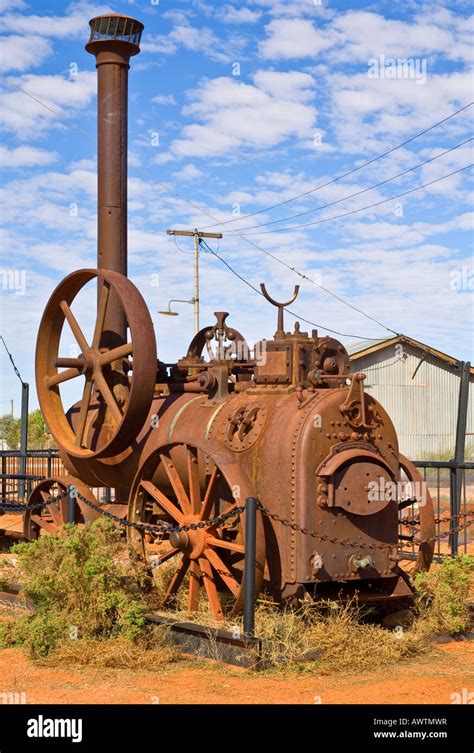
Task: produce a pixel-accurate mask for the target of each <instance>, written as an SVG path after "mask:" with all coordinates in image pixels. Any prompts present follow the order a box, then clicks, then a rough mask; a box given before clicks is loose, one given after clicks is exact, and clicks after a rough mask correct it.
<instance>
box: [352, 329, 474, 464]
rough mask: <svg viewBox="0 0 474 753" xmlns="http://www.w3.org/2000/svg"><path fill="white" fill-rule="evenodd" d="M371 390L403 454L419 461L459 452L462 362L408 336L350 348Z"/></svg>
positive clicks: (473, 444)
mask: <svg viewBox="0 0 474 753" xmlns="http://www.w3.org/2000/svg"><path fill="white" fill-rule="evenodd" d="M347 350H348V352H349V356H350V359H351V361H352V364H353V369H356V370H357V371H362V372H364V373H365V374H366V380H365V387H366V389H367V392H368V393H369V394H371V395H373V396H374V397H375V398H376V399H377V400H379V401H380V402H381V403H382V405H383V406H384V408H385V409H386V410H387V411H388V413H389V415H390V417H391V419H392V421H393V423H394V425H395V428H396V430H397V433H398V438H399V443H400V449H401V451H402V452H403V453H404V454H405V455H407V456H408V457H411V458H413V459H415V460H421V459H424V458H427V457H432V458H433V457H437V456H449V455H452V454H453V453H454V443H455V433H456V421H457V410H458V396H459V385H460V361H458V360H457V359H456V358H454V357H453V356H449V355H447V354H446V353H443V352H442V351H439V350H437V349H436V348H432V347H430V346H428V345H426V344H424V343H421V342H419V341H418V340H415V339H413V338H411V337H409V336H407V335H399V336H397V337H391V338H387V339H382V340H379V341H373V340H370V341H369V340H367V341H363V342H360V343H357V344H354V345H349V346H348V348H347ZM473 384H474V368H471V370H470V385H469V403H468V420H467V437H466V454H467V456H468V457H470V456H471V455H472V454H473V453H474V401H473Z"/></svg>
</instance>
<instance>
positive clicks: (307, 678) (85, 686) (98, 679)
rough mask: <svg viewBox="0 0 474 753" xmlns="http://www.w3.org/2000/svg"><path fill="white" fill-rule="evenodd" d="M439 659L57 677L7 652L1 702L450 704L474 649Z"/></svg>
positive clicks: (206, 666) (473, 674) (465, 684)
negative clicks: (328, 669) (325, 667)
mask: <svg viewBox="0 0 474 753" xmlns="http://www.w3.org/2000/svg"><path fill="white" fill-rule="evenodd" d="M436 649H437V652H438V653H437V655H435V656H430V657H429V658H428V657H425V658H423V659H417V660H415V661H411V662H407V663H404V664H401V665H398V666H396V667H393V668H390V669H387V668H384V670H383V672H381V673H380V674H378V673H373V672H371V673H364V674H359V675H356V674H354V675H344V676H332V677H325V676H321V675H317V674H312V673H309V672H307V673H304V674H301V675H295V674H293V675H287V676H283V675H272V676H271V675H265V676H262V675H259V674H258V673H248V672H247V671H245V670H239V669H235V668H233V667H232V668H231V667H227V666H223V665H216V664H210V663H202V662H201V661H197V660H196V661H193V660H183V661H181V662H179V663H177V664H174V665H173V664H172V665H169V667H168V668H166V670H164V671H162V672H157V673H152V672H143V671H140V672H133V671H130V670H97V669H81V670H72V669H67V670H66V669H63V668H61V669H52V668H49V667H48V668H45V667H38V666H35V665H34V664H32V663H31V662H30V661H29V660H28V659H27V658H26V657H25V656H24V654H23V653H21V652H20V651H19V650H17V649H4V650H2V651H0V694H1V693H2V691H7V692H9V693H11V692H17V693H21V692H22V691H25V693H26V702H27V703H32V704H36V703H53V704H61V703H99V704H104V703H108V704H136V703H160V704H176V703H199V704H209V703H219V704H248V703H250V704H259V703H294V704H314V703H350V704H357V703H374V704H380V703H401V704H411V703H436V704H448V703H451V694H452V693H456V692H458V693H462V690H463V688H466V689H467V691H468V692H472V691H473V690H474V644H473V643H469V642H455V643H449V644H442V645H439V646H437V647H436Z"/></svg>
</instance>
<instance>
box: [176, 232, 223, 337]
mask: <svg viewBox="0 0 474 753" xmlns="http://www.w3.org/2000/svg"><path fill="white" fill-rule="evenodd" d="M166 235H180V236H182V237H185V238H194V295H193V304H194V334H195V335H196V334H197V333H198V332H199V244H200V243H201V239H202V238H222V233H201V232H199V230H197V228H196V229H194V230H167V231H166Z"/></svg>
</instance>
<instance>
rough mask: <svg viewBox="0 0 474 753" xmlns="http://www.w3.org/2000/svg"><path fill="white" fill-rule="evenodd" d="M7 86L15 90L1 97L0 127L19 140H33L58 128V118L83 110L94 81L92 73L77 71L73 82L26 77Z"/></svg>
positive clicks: (93, 87) (51, 77)
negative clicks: (10, 132)
mask: <svg viewBox="0 0 474 753" xmlns="http://www.w3.org/2000/svg"><path fill="white" fill-rule="evenodd" d="M7 84H10V85H12V86H13V87H15V91H10V92H7V93H4V94H3V99H2V108H1V110H0V125H1V126H2V127H3V128H5V129H6V130H8V131H12V132H14V133H15V134H16V135H17V136H18V137H19V138H22V139H25V138H27V139H35V138H39V137H41V136H42V135H43V134H44V132H45V131H46V130H48V129H50V128H53V127H55V128H60V127H61V126H62V124H61V119H64V120H67V119H68V118H70V117H72V116H73V115H74V114H76V113H77V112H78V111H79V110H81V109H82V108H84V107H86V106H87V105H88V104H89V103H90V102H91V100H92V98H93V96H94V94H95V92H96V88H97V79H96V74H95V72H92V71H90V72H89V71H80V72H79V73H78V74H77V76H76V77H75V78H73V79H66V78H64V77H62V76H58V75H49V76H48V75H45V76H37V75H34V74H28V75H25V76H21V77H19V78H11V79H8V80H7ZM22 90H23V91H22ZM24 92H28V94H25V93H24ZM28 95H31V96H28ZM32 97H35V98H36V100H39V102H42V103H43V104H40V103H39V102H38V101H36V100H35V99H33V98H32ZM48 108H50V109H48ZM63 127H64V126H63Z"/></svg>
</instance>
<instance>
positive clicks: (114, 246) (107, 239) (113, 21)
mask: <svg viewBox="0 0 474 753" xmlns="http://www.w3.org/2000/svg"><path fill="white" fill-rule="evenodd" d="M89 25H90V27H91V34H90V39H89V42H88V43H87V44H86V50H87V52H90V53H91V55H94V56H95V58H96V67H97V78H98V90H97V101H98V113H97V116H98V123H97V126H98V137H97V178H98V214H97V236H98V242H97V266H98V268H99V269H112V270H115V271H117V272H121V273H122V274H123V275H126V274H127V119H128V69H129V68H130V65H129V61H130V58H131V57H132V56H133V55H138V53H139V52H140V39H141V35H142V32H143V29H144V26H143V24H142V23H140V21H136V20H135V19H133V18H130V17H129V16H122V15H120V14H115V13H110V14H108V15H105V16H97V17H96V18H93V19H92V20H91V21H89ZM104 340H106V342H104ZM125 340H126V323H125V318H124V314H123V311H122V310H121V307H120V306H119V304H118V301H117V300H114V297H113V296H111V300H110V301H109V305H108V308H107V317H106V322H105V329H104V338H103V341H102V342H101V345H102V346H104V347H114V346H115V345H117V344H118V343H119V342H125Z"/></svg>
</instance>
